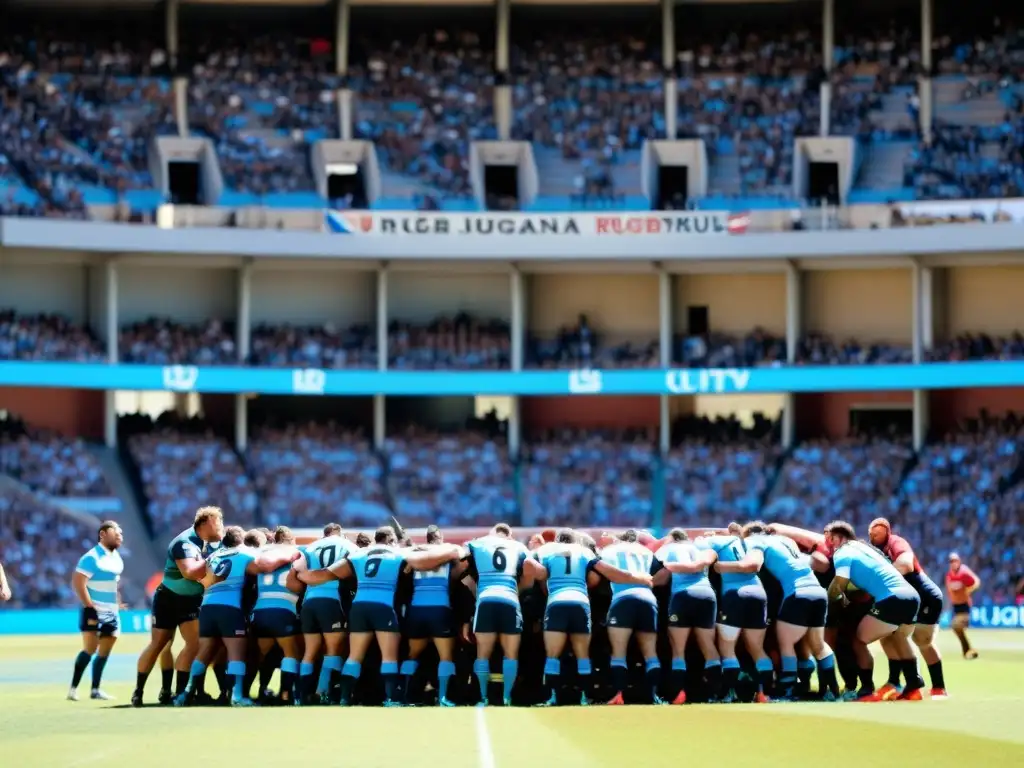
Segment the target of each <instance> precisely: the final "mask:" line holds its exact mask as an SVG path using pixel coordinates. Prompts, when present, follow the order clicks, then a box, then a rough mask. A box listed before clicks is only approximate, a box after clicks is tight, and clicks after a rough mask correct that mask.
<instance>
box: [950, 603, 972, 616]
mask: <svg viewBox="0 0 1024 768" xmlns="http://www.w3.org/2000/svg"><path fill="white" fill-rule="evenodd" d="M961 613H966V614H967V615H968V616H970V615H971V606H969V605H968V604H967V603H959V604H958V605H954V606H953V615H954V616H956V615H959V614H961Z"/></svg>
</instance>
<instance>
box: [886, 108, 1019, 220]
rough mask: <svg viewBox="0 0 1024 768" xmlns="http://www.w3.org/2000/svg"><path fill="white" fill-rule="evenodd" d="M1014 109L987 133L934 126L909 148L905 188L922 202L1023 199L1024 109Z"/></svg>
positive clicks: (955, 127)
mask: <svg viewBox="0 0 1024 768" xmlns="http://www.w3.org/2000/svg"><path fill="white" fill-rule="evenodd" d="M1015 109H1016V113H1015V114H1010V113H1007V115H1006V118H1005V120H1004V121H1003V124H1002V125H1001V126H998V127H992V128H989V129H986V128H983V127H976V126H959V125H942V124H941V123H937V124H936V125H935V128H934V129H933V132H932V136H931V138H930V141H928V142H926V143H922V144H921V145H920V146H919V147H917V148H915V149H914V151H913V153H912V155H911V158H910V160H909V162H908V163H907V165H906V167H905V169H904V176H905V179H904V184H905V185H906V186H908V187H913V188H914V192H915V196H916V197H917V198H919V199H923V200H929V199H960V198H964V197H967V198H1012V197H1021V196H1022V195H1024V114H1022V113H1024V108H1022V106H1021V105H1020V104H1018V105H1017V106H1016V107H1015Z"/></svg>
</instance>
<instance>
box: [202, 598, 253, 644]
mask: <svg viewBox="0 0 1024 768" xmlns="http://www.w3.org/2000/svg"><path fill="white" fill-rule="evenodd" d="M199 636H200V637H228V638H231V637H245V614H244V613H242V609H241V608H235V607H234V606H231V605H216V604H214V605H204V606H202V607H201V608H200V609H199Z"/></svg>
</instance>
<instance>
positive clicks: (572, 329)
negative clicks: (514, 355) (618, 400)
mask: <svg viewBox="0 0 1024 768" xmlns="http://www.w3.org/2000/svg"><path fill="white" fill-rule="evenodd" d="M525 351H526V364H527V365H528V366H532V367H536V368H657V367H658V366H659V365H660V362H661V346H660V343H659V342H658V334H657V332H656V331H654V332H652V333H651V335H650V336H649V337H647V338H642V339H632V338H630V339H626V338H621V337H616V336H614V335H611V334H609V335H605V334H603V333H599V332H597V331H595V330H594V328H593V327H592V326H591V324H590V321H589V320H588V319H587V316H586V315H580V316H579V317H578V318H577V320H576V324H575V325H573V326H564V327H562V328H561V329H559V331H558V332H557V333H556V334H554V335H550V336H549V335H540V334H536V333H529V334H527V337H526V350H525Z"/></svg>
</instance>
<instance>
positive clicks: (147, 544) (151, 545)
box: [89, 445, 164, 587]
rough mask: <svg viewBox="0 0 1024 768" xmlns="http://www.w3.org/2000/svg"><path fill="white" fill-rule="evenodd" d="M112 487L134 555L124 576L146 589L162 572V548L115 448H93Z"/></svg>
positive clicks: (127, 560)
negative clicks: (119, 504) (154, 577)
mask: <svg viewBox="0 0 1024 768" xmlns="http://www.w3.org/2000/svg"><path fill="white" fill-rule="evenodd" d="M89 450H90V451H91V452H92V454H93V455H94V456H95V457H96V460H97V461H98V462H99V463H100V467H102V469H103V474H104V475H105V476H106V478H107V482H108V483H109V484H110V489H111V490H112V491H113V492H114V495H115V496H116V497H117V498H118V500H119V501H120V502H121V514H120V515H118V517H117V522H118V523H119V524H120V525H121V530H122V531H123V532H124V540H125V542H126V544H127V545H128V548H129V550H130V551H131V554H132V556H131V557H128V558H125V562H124V575H125V576H126V577H128V578H130V579H131V580H132V581H133V582H135V583H136V584H138V585H140V586H141V587H145V584H146V582H147V581H148V580H149V577H150V576H152V575H153V574H154V573H156V572H157V571H159V570H162V569H163V565H164V563H163V554H162V552H163V545H162V544H161V543H160V542H158V541H154V540H153V539H152V538H151V537H150V535H149V526H148V525H147V523H146V513H145V510H144V509H143V508H142V507H141V506H139V502H138V497H137V496H136V494H135V491H134V488H133V486H132V483H131V480H130V479H129V477H128V473H127V471H126V469H125V466H124V464H122V463H121V459H120V456H119V455H118V452H117V450H116V449H113V448H106V447H104V446H100V445H97V446H90V448H89Z"/></svg>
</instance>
